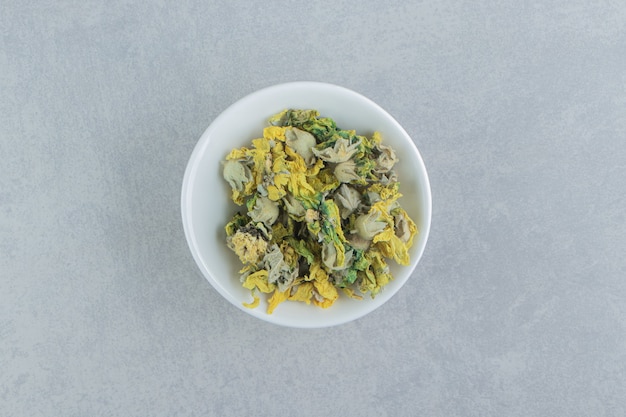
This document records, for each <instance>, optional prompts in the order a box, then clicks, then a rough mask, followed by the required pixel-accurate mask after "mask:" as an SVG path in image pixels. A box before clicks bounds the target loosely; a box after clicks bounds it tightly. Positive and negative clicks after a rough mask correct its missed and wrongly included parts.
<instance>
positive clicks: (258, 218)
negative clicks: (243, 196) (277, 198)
mask: <svg viewBox="0 0 626 417" xmlns="http://www.w3.org/2000/svg"><path fill="white" fill-rule="evenodd" d="M279 214H280V210H279V208H278V204H276V202H274V201H272V200H270V199H269V198H267V197H257V199H256V201H255V204H254V208H253V209H252V210H250V211H249V212H248V216H250V218H251V219H252V220H254V221H255V222H261V223H263V224H265V225H266V226H271V225H273V224H274V222H275V221H276V219H278V215H279Z"/></svg>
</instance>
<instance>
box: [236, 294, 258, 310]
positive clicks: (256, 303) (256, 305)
mask: <svg viewBox="0 0 626 417" xmlns="http://www.w3.org/2000/svg"><path fill="white" fill-rule="evenodd" d="M253 297H254V300H253V301H252V302H251V303H241V304H243V306H244V307H246V308H257V307H258V306H259V303H260V302H261V299H260V298H259V297H258V296H257V295H253Z"/></svg>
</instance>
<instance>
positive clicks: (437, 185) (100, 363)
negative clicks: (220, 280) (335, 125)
mask: <svg viewBox="0 0 626 417" xmlns="http://www.w3.org/2000/svg"><path fill="white" fill-rule="evenodd" d="M625 22H626V5H625V4H624V3H623V2H621V1H603V2H590V1H579V0H568V1H535V2H532V1H505V2H502V1H485V2H470V1H452V0H443V1H415V2H413V1H405V0H403V1H396V0H390V1H387V2H376V1H369V0H366V1H344V0H335V1H320V2H295V1H284V2H282V1H281V2H278V1H268V2H242V1H222V0H218V1H194V0H189V1H181V2H165V1H160V0H157V1H150V2H136V1H118V0H113V1H107V2H94V1H90V0H87V1H82V2H76V1H58V0H55V1H47V0H45V1H37V2H35V1H25V0H22V1H14V0H8V1H5V2H3V4H2V11H1V12H0V410H1V411H0V414H2V416H6V417H22V416H28V417H37V416H68V417H71V416H252V415H254V416H265V415H266V416H292V415H298V416H301V417H307V416H322V415H328V416H330V415H341V416H344V417H350V416H377V417H383V416H390V417H391V416H393V417H397V416H431V417H444V416H445V417H448V416H494V417H496V416H497V417H500V416H508V417H513V416H520V417H545V416H568V417H576V416H581V417H582V416H594V417H602V416H624V415H626V260H625V259H626V256H625V254H626V218H625V211H626V192H625V191H624V190H625V188H624V180H625V179H626V25H625ZM295 80H316V81H326V82H331V83H336V84H340V85H343V86H346V87H348V88H351V89H354V90H356V91H358V92H360V93H362V94H364V95H366V96H368V97H370V98H371V99H373V100H374V101H376V102H378V103H379V104H380V105H381V106H383V107H384V108H385V109H386V110H388V111H389V112H390V113H391V114H392V115H393V116H394V117H396V119H397V120H398V121H399V122H400V123H401V124H402V125H403V126H404V127H405V129H406V130H407V131H408V132H409V134H410V135H411V136H412V137H413V138H414V140H415V142H416V144H417V146H418V148H419V149H420V151H421V153H422V156H423V158H424V160H425V163H426V166H427V168H428V170H429V174H430V179H431V185H432V192H433V224H432V231H431V237H430V241H429V244H428V246H427V249H426V252H425V254H424V257H423V260H422V262H421V264H420V265H419V266H418V268H417V269H416V271H415V273H414V275H413V277H412V279H411V280H410V281H409V282H408V283H407V285H406V286H405V287H404V288H403V289H402V291H400V292H399V293H398V294H397V295H396V296H395V297H394V298H392V300H391V301H390V302H388V303H387V304H385V305H384V306H383V307H381V308H380V309H378V310H376V311H375V312H373V313H372V314H370V315H368V316H366V317H364V318H362V319H360V320H358V321H356V322H353V323H350V324H346V325H342V326H339V327H334V328H329V329H318V330H294V329H288V328H282V327H277V326H273V325H270V324H267V323H265V322H261V321H259V320H257V319H254V318H252V317H250V316H248V315H246V314H244V313H242V312H240V311H238V310H237V309H235V308H234V307H233V306H231V305H230V304H229V303H227V302H226V301H225V300H224V299H222V298H221V297H220V295H219V294H218V293H217V292H216V291H215V290H214V289H213V288H212V287H211V286H210V285H209V284H208V283H207V282H206V280H204V278H202V277H201V276H200V275H199V273H198V270H197V267H196V265H195V264H194V262H193V259H192V258H191V256H190V254H189V251H188V249H187V245H186V242H185V238H184V235H183V232H182V226H181V220H180V208H179V207H180V205H179V201H180V186H181V182H182V177H183V172H184V169H185V165H186V163H187V160H188V158H189V156H190V154H191V151H192V149H193V147H194V145H195V143H196V141H197V140H198V138H199V137H200V135H201V134H202V132H203V131H204V129H205V128H206V127H207V126H208V124H209V123H210V122H211V121H212V120H213V119H214V118H215V117H216V116H217V115H218V114H219V113H220V112H221V111H222V110H223V109H225V108H226V107H227V106H228V105H230V104H231V103H233V102H234V101H236V100H237V99H239V98H241V97H243V96H245V95H247V94H249V93H251V92H252V91H254V90H256V89H258V88H262V87H266V86H269V85H272V84H276V83H280V82H286V81H295ZM408 197H409V198H410V196H408Z"/></svg>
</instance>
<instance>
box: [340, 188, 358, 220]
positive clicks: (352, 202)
mask: <svg viewBox="0 0 626 417" xmlns="http://www.w3.org/2000/svg"><path fill="white" fill-rule="evenodd" d="M335 203H337V206H338V207H339V209H340V210H341V218H342V219H346V218H348V216H349V215H351V214H352V213H354V211H355V210H356V209H357V208H358V207H359V204H361V193H359V192H358V191H357V190H355V189H354V188H352V187H350V186H348V185H346V184H341V187H339V188H338V189H337V192H336V193H335Z"/></svg>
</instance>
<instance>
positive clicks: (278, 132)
mask: <svg viewBox="0 0 626 417" xmlns="http://www.w3.org/2000/svg"><path fill="white" fill-rule="evenodd" d="M263 137H264V138H265V139H276V140H279V141H281V142H284V141H285V128H284V127H282V126H268V127H266V128H265V129H263Z"/></svg>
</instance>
